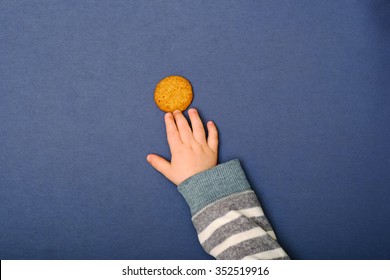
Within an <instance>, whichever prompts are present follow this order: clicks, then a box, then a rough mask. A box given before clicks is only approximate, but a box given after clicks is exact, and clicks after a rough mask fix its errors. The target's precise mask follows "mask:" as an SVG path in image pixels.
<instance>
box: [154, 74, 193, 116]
mask: <svg viewBox="0 0 390 280" xmlns="http://www.w3.org/2000/svg"><path fill="white" fill-rule="evenodd" d="M192 97H193V95H192V87H191V84H190V82H189V81H188V80H187V79H186V78H183V77H180V76H168V77H166V78H164V79H162V80H161V81H159V82H158V84H157V86H156V89H155V91H154V101H155V102H156V104H157V106H158V108H160V109H161V110H163V111H164V112H173V111H175V110H180V111H184V110H185V109H187V108H188V106H190V104H191V102H192Z"/></svg>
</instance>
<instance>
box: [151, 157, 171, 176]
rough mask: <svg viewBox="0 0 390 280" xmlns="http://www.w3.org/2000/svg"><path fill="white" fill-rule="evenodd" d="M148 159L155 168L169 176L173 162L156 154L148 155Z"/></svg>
mask: <svg viewBox="0 0 390 280" xmlns="http://www.w3.org/2000/svg"><path fill="white" fill-rule="evenodd" d="M146 160H147V161H148V162H149V163H150V165H151V166H153V167H154V169H156V170H157V171H158V172H160V173H162V174H163V175H164V176H165V177H167V178H168V176H169V170H170V169H171V163H170V162H169V161H167V160H166V159H165V158H163V157H160V156H159V155H155V154H149V155H147V157H146Z"/></svg>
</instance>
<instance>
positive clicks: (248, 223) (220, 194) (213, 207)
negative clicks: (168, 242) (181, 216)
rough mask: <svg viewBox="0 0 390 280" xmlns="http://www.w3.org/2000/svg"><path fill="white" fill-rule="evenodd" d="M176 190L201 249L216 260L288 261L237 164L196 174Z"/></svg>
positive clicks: (220, 166)
mask: <svg viewBox="0 0 390 280" xmlns="http://www.w3.org/2000/svg"><path fill="white" fill-rule="evenodd" d="M178 190H179V192H180V193H181V194H182V195H183V197H184V198H185V200H186V201H187V203H188V205H189V207H190V209H191V214H192V222H193V224H194V226H195V229H196V231H197V234H198V239H199V241H200V243H201V245H202V247H203V248H204V249H205V250H206V252H208V253H209V254H210V255H212V256H214V257H215V258H216V259H222V260H223V259H234V260H238V259H289V257H288V255H287V254H286V252H285V251H284V250H283V249H282V248H281V247H280V245H279V243H278V241H277V239H276V236H275V232H274V231H273V229H272V227H271V225H270V223H269V222H268V220H267V218H266V217H265V216H264V213H263V210H262V208H261V206H260V203H259V201H258V199H257V197H256V194H255V193H254V192H253V190H252V189H251V187H250V185H249V183H248V180H247V179H246V176H245V173H244V171H243V170H242V167H241V164H240V162H239V161H238V160H232V161H229V162H226V163H224V164H220V165H218V166H216V167H214V168H212V169H209V170H206V171H203V172H201V173H198V174H196V175H194V176H192V177H190V178H188V179H187V180H185V181H184V182H183V183H181V184H180V185H179V186H178Z"/></svg>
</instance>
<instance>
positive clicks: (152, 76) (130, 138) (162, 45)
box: [0, 0, 390, 259]
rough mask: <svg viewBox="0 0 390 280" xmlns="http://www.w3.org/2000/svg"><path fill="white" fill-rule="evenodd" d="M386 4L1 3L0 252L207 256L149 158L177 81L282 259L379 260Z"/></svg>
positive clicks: (389, 207)
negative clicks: (158, 92)
mask: <svg viewBox="0 0 390 280" xmlns="http://www.w3.org/2000/svg"><path fill="white" fill-rule="evenodd" d="M389 5H390V4H389V1H384V0H383V1H379V0H378V1H368V0H367V1H312V0H310V1H254V0H253V1H227V0H217V1H173V0H171V1H125V0H122V1H119V0H118V1H112V0H104V1H103V0H101V1H91V0H88V1H85V0H84V1H79V0H77V1H76V0H67V1H66V0H64V1H43V0H41V1H37V0H28V1H27V0H26V1H20V0H2V1H0V258H1V259H210V258H211V257H209V256H208V255H207V254H206V253H205V252H204V251H203V250H202V248H201V246H200V245H199V244H198V240H197V237H196V234H195V230H194V228H193V226H192V224H191V220H190V217H191V216H190V211H189V209H188V206H187V204H186V202H185V201H184V199H183V198H182V197H181V195H180V193H179V192H178V191H177V190H176V188H175V187H174V186H173V184H171V183H170V182H169V181H167V180H166V179H165V178H164V177H163V176H162V175H160V174H158V173H157V172H156V171H155V170H153V169H152V168H151V167H150V166H149V165H148V163H147V162H146V160H145V156H146V155H147V154H148V153H150V152H155V153H159V154H162V155H164V156H166V157H168V156H169V150H168V146H167V143H166V140H165V129H164V123H163V113H162V112H161V111H159V110H158V108H157V107H156V106H155V104H154V103H153V91H154V87H155V85H156V83H157V82H158V81H159V80H160V79H162V78H163V77H165V76H167V75H174V74H178V75H183V76H185V77H187V78H188V79H189V80H190V81H191V82H192V85H193V88H194V101H193V103H192V106H194V107H196V108H198V109H199V111H200V114H201V115H202V117H203V118H204V119H205V120H209V119H212V120H214V121H215V123H216V124H217V126H218V128H219V130H220V139H221V145H220V162H225V161H227V160H230V159H233V158H238V159H239V160H240V161H241V163H242V165H243V167H244V170H245V172H246V174H247V177H248V179H249V181H250V183H251V185H252V186H253V188H254V190H255V191H256V193H257V194H258V195H259V197H260V202H261V203H262V206H263V208H264V210H265V213H266V214H267V217H268V218H269V220H270V221H271V223H272V225H273V227H274V229H275V231H276V233H277V235H278V238H279V240H280V243H281V244H282V246H284V249H285V250H286V252H287V253H288V254H289V255H290V256H291V258H296V259H389V258H390V239H389V238H388V237H389V236H390V224H389V221H390V203H389V200H390V172H389V170H390V148H389V143H390V125H389V123H390V97H389V93H390V79H389V77H390V52H389V50H390V36H389V35H390V6H389Z"/></svg>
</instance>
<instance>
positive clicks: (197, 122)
mask: <svg viewBox="0 0 390 280" xmlns="http://www.w3.org/2000/svg"><path fill="white" fill-rule="evenodd" d="M188 114H189V116H190V120H191V126H192V132H193V135H194V138H195V140H196V141H197V142H198V143H201V144H203V143H206V133H205V131H204V127H203V123H202V120H201V119H200V117H199V114H198V111H197V110H196V109H194V108H191V109H190V110H188Z"/></svg>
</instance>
